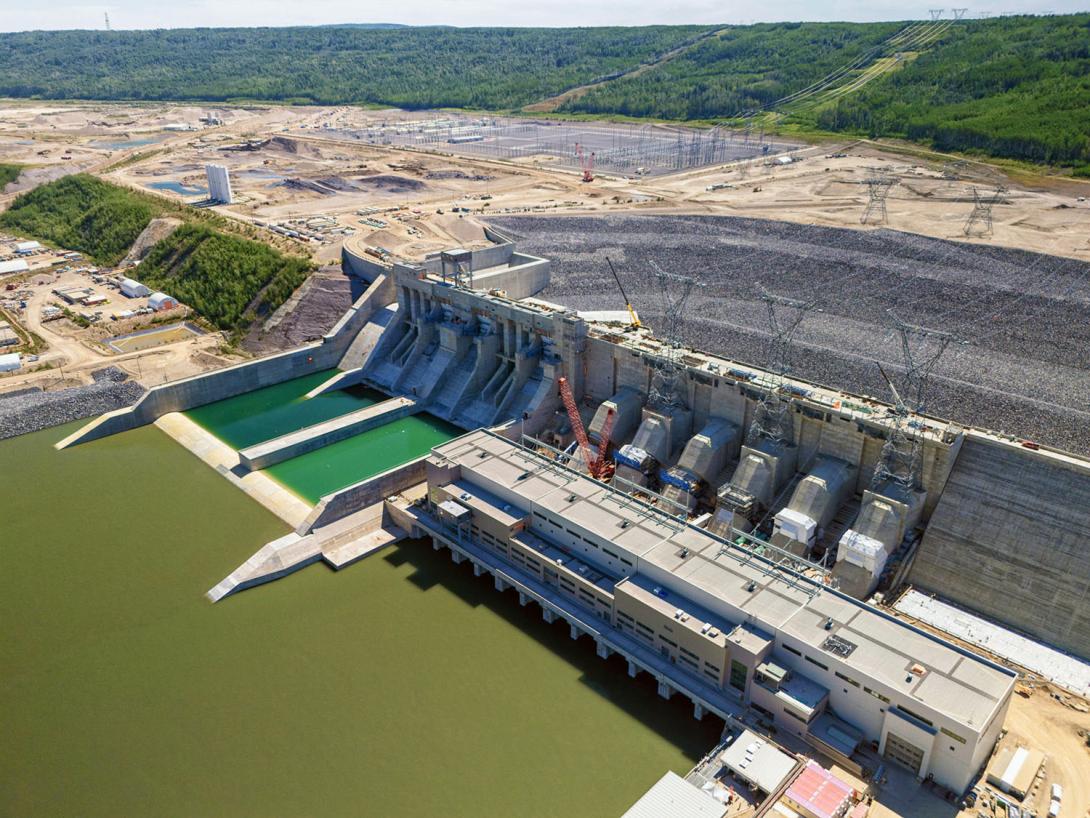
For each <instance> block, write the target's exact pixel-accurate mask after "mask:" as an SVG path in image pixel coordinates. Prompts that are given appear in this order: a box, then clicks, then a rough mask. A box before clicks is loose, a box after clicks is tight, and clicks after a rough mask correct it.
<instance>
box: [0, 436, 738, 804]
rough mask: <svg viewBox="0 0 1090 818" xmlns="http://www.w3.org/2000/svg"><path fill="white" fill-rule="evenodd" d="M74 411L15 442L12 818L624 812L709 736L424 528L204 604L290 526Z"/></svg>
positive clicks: (9, 675) (8, 629)
mask: <svg viewBox="0 0 1090 818" xmlns="http://www.w3.org/2000/svg"><path fill="white" fill-rule="evenodd" d="M79 425H80V424H78V423H77V424H71V425H69V426H67V427H59V428H56V429H51V430H47V431H45V432H39V433H37V434H32V435H27V436H24V437H19V438H14V439H12V440H7V441H2V442H0V474H3V475H4V476H5V477H6V478H8V479H9V480H10V481H11V483H9V489H8V490H7V492H6V494H5V501H4V509H3V515H2V517H0V621H3V623H4V627H3V628H2V629H0V668H2V672H0V736H2V737H3V739H2V740H0V815H12V816H20V817H21V818H37V816H69V815H79V816H87V818H97V816H118V815H125V816H157V817H158V816H164V817H166V818H169V817H170V816H221V815H222V816H232V817H233V818H248V817H249V816H261V818H279V817H280V816H284V817H285V818H288V817H289V816H290V817H291V818H296V817H297V816H322V817H323V818H325V817H326V816H331V817H332V818H339V816H363V817H364V818H369V816H376V818H379V817H380V818H409V817H410V816H424V815H442V816H445V818H461V817H462V816H465V817H466V818H470V817H472V818H482V817H485V818H487V816H502V817H503V818H508V816H519V818H536V816H565V817H568V816H572V817H574V818H581V816H617V815H620V814H621V813H622V812H623V811H624V810H625V809H626V808H627V807H628V806H629V805H630V804H631V803H632V802H633V801H634V800H635V799H636V798H638V797H639V795H640V794H641V793H642V792H643V791H644V790H645V789H646V788H647V787H649V786H650V785H651V784H652V783H654V781H655V780H657V779H658V778H659V776H660V775H661V774H662V773H663V772H664V771H665V770H667V769H673V770H676V771H679V772H684V771H685V770H687V769H688V768H689V767H690V766H691V765H692V763H693V762H694V761H695V759H696V758H698V757H699V756H700V755H701V754H702V753H703V752H705V751H706V750H707V749H708V748H710V747H711V746H713V744H714V743H715V741H716V739H717V738H718V731H719V730H720V729H721V727H722V724H721V722H718V721H717V720H715V719H712V718H710V717H706V718H705V719H704V720H703V721H702V722H696V721H694V720H693V719H692V707H691V705H689V704H688V703H687V702H686V700H685V699H684V698H683V697H681V696H675V697H674V699H673V700H672V701H669V702H666V701H663V700H661V699H659V698H658V696H657V695H656V693H655V685H654V681H653V680H652V679H651V678H650V677H649V676H647V675H646V674H641V676H640V677H639V678H638V679H636V680H632V679H629V678H628V676H627V675H626V673H625V665H624V662H623V661H622V660H621V659H620V658H619V657H613V658H612V659H611V660H609V661H606V662H603V661H601V660H600V659H598V658H597V657H596V655H595V650H594V643H593V642H592V641H591V640H590V639H587V638H583V639H580V640H578V641H574V642H573V641H571V640H570V639H569V638H568V629H567V626H566V625H563V624H561V623H557V624H554V625H546V624H545V623H544V622H542V620H541V614H540V611H539V610H538V609H537V607H536V606H533V605H531V606H527V607H526V608H522V607H520V606H519V604H518V600H517V597H516V596H515V595H514V593H510V592H509V593H506V594H498V593H496V592H495V591H494V590H493V588H492V582H491V579H490V578H489V577H487V576H485V577H474V576H473V572H472V570H471V568H470V567H469V565H468V563H464V564H462V565H460V566H455V565H453V564H452V563H451V561H450V559H449V556H446V555H445V554H446V552H443V553H437V552H434V551H433V550H432V549H431V547H430V546H429V545H428V544H426V543H421V542H409V543H404V544H403V545H401V546H399V547H396V548H394V549H390V550H388V551H386V552H384V553H383V554H381V555H377V556H374V557H371V558H369V559H367V560H364V561H363V562H361V563H359V564H357V565H355V566H353V567H352V568H350V569H347V570H345V571H341V572H336V573H334V572H333V571H330V570H328V569H327V568H325V567H324V566H322V565H314V566H311V567H309V568H306V569H304V570H303V571H300V572H298V573H297V574H293V575H292V576H290V577H288V578H286V579H283V580H280V581H278V582H275V583H272V584H269V585H265V586H262V587H260V588H257V589H254V590H250V591H245V592H243V593H241V594H238V595H237V596H233V597H230V598H228V599H226V600H224V601H223V602H220V603H218V604H216V605H212V604H211V603H209V602H208V601H207V600H206V599H205V598H204V597H203V593H204V591H206V590H207V589H208V588H210V587H211V586H212V585H214V584H215V583H216V582H218V581H219V580H220V579H222V578H223V576H224V575H226V574H227V573H229V572H230V571H231V570H233V569H234V568H235V567H236V566H237V565H238V564H239V563H240V562H242V561H243V560H244V559H246V558H247V557H248V556H249V555H250V554H251V553H253V551H254V550H256V549H257V548H258V547H259V546H261V545H262V544H263V543H264V542H266V541H268V540H269V539H272V538H274V537H277V536H280V535H281V534H283V533H285V530H286V528H285V526H284V525H283V524H282V523H281V522H280V521H279V520H277V519H276V518H275V517H273V516H272V515H271V514H269V513H268V512H266V511H265V510H264V509H263V508H262V507H261V506H259V505H258V504H257V503H254V502H253V501H251V500H250V499H249V498H248V497H247V496H246V495H245V494H244V493H242V492H240V491H238V489H236V488H235V487H234V486H232V485H231V484H230V483H229V482H228V481H226V480H224V479H223V478H222V477H220V476H219V475H218V474H216V473H215V472H214V471H213V470H211V469H209V468H208V467H207V466H205V465H204V464H203V463H202V462H201V461H200V460H198V459H197V458H195V457H193V456H192V455H191V454H190V453H189V452H187V451H186V450H185V449H183V448H182V447H181V446H178V445H177V444H176V443H174V442H173V441H172V440H171V439H169V438H168V437H167V436H166V435H164V434H163V433H161V432H160V431H159V430H158V429H156V428H155V427H153V426H148V427H144V428H141V429H137V430H134V431H131V432H126V433H124V434H121V435H116V436H113V437H109V438H105V439H102V440H98V441H94V442H92V443H88V444H84V445H81V446H77V447H74V448H72V449H68V450H65V451H63V452H57V451H55V450H54V449H53V448H52V444H53V443H54V442H55V441H57V440H59V439H61V438H63V437H64V436H65V435H67V434H69V433H70V432H71V431H73V430H74V429H75V428H77V427H78V426H79Z"/></svg>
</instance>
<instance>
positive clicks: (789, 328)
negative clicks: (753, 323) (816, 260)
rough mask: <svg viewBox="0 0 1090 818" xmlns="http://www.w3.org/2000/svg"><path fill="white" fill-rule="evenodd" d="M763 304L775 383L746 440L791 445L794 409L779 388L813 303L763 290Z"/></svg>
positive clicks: (759, 406)
mask: <svg viewBox="0 0 1090 818" xmlns="http://www.w3.org/2000/svg"><path fill="white" fill-rule="evenodd" d="M761 300H762V301H764V303H765V307H766V308H767V310H768V327H769V331H770V337H769V341H768V355H767V363H766V369H767V370H768V372H769V373H771V378H772V380H771V382H770V383H769V384H768V386H767V388H766V389H765V391H764V394H763V395H762V397H761V402H760V403H759V404H757V407H756V408H755V409H754V411H753V422H752V423H751V424H750V427H749V435H748V437H747V440H748V441H749V442H750V443H753V442H755V441H757V440H772V441H776V442H781V443H790V442H791V439H792V438H793V437H794V424H793V423H792V421H791V416H790V409H791V405H790V403H789V402H788V401H785V400H784V399H783V397H782V396H781V395H780V387H781V386H783V382H784V379H785V378H786V377H787V374H788V373H789V372H790V371H791V350H792V347H793V343H794V336H795V332H796V331H797V330H798V328H799V325H800V324H802V319H803V318H805V317H806V313H807V312H808V311H810V310H811V309H813V307H814V302H812V301H810V302H805V301H798V300H797V299H794V298H785V297H784V296H782V295H773V294H772V293H770V292H768V291H767V290H765V289H764V288H763V287H762V288H761Z"/></svg>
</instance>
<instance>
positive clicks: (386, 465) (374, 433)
mask: <svg viewBox="0 0 1090 818" xmlns="http://www.w3.org/2000/svg"><path fill="white" fill-rule="evenodd" d="M334 374H336V370H327V371H325V372H318V373H315V374H313V375H307V376H305V377H302V378H296V379H294V380H291V381H286V382H285V383H282V384H278V385H276V386H270V387H266V388H265V389H258V390H255V391H253V392H248V393H246V394H244V395H239V396H238V397H235V398H228V399H227V400H222V401H218V402H216V403H212V404H209V405H207V406H202V407H199V408H197V409H193V410H190V411H189V412H187V413H186V414H187V415H188V416H189V417H190V418H192V419H193V420H194V421H196V422H197V423H199V424H200V425H201V426H203V427H204V428H205V429H207V430H208V431H210V432H211V433H212V434H214V435H216V437H218V438H219V439H220V440H222V441H223V442H224V443H226V444H228V445H229V446H233V447H234V448H236V449H242V448H245V447H247V446H252V445H253V444H255V443H260V442H261V441H264V440H269V439H271V438H274V437H278V436H280V435H283V434H287V433H288V432H294V431H296V430H297V429H302V428H303V427H305V426H311V425H313V424H315V423H321V422H322V421H325V420H329V419H330V418H334V417H338V416H340V415H343V414H347V413H348V412H353V411H355V410H357V409H362V408H363V407H365V406H371V405H373V404H375V403H377V402H379V401H383V400H386V399H387V396H386V395H383V394H382V393H381V392H376V391H375V390H373V389H368V388H366V387H351V388H349V389H347V390H341V391H336V392H328V393H326V394H324V395H319V396H318V397H315V398H311V399H309V400H307V399H306V398H304V395H306V393H307V392H309V391H310V390H311V389H313V388H314V387H315V386H318V385H320V384H322V383H324V382H325V381H327V380H328V379H329V378H330V377H332V376H333V375H334ZM460 434H462V430H460V429H458V428H457V427H456V426H453V425H451V424H449V423H447V422H446V421H443V420H440V419H439V418H435V417H432V416H430V415H424V414H421V415H413V416H412V417H408V418H402V419H401V420H395V421H393V422H392V423H388V424H386V425H385V426H381V427H379V428H377V429H372V430H371V431H369V432H364V433H363V434H359V435H355V436H354V437H351V438H348V439H347V440H342V441H340V442H338V443H334V444H332V445H329V446H324V447H323V448H321V449H318V450H317V451H314V452H310V453H308V454H304V455H300V456H299V457H295V458H292V459H291V460H285V461H284V462H283V463H278V464H276V465H275V466H272V467H270V468H268V469H266V470H265V471H266V473H267V474H269V475H271V476H272V477H274V478H275V479H276V480H278V481H279V482H280V483H282V484H283V485H285V486H287V487H288V488H289V489H291V490H292V491H294V492H295V493H296V494H298V495H299V496H300V497H302V498H303V499H305V500H307V501H309V502H311V503H317V502H318V500H319V499H320V498H321V497H322V496H323V495H326V494H329V493H330V492H334V491H337V490H338V489H342V488H344V487H345V486H350V485H352V484H353V483H358V482H359V481H361V480H366V479H367V478H369V477H373V476H374V475H376V474H379V473H380V472H383V471H386V470H387V469H391V468H393V467H394V466H399V465H401V464H402V463H406V462H408V461H409V460H412V459H413V458H416V457H420V455H422V454H426V453H427V452H428V451H429V450H430V449H431V448H432V447H433V446H437V445H439V444H440V443H443V442H444V441H447V440H450V439H451V438H453V437H457V436H458V435H460Z"/></svg>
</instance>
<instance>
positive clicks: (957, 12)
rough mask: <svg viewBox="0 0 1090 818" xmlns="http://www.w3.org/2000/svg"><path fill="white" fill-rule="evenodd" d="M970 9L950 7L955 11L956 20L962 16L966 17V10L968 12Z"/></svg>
mask: <svg viewBox="0 0 1090 818" xmlns="http://www.w3.org/2000/svg"><path fill="white" fill-rule="evenodd" d="M968 10H969V9H950V11H952V12H953V13H954V19H955V20H960V19H961V18H962V17H964V16H965V12H967V11H968Z"/></svg>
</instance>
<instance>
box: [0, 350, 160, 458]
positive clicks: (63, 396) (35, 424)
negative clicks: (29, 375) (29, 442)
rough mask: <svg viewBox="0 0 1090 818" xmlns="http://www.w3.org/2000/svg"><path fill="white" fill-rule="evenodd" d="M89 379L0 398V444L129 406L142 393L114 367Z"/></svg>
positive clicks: (101, 371)
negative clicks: (82, 383) (77, 383)
mask: <svg viewBox="0 0 1090 818" xmlns="http://www.w3.org/2000/svg"><path fill="white" fill-rule="evenodd" d="M91 377H92V378H94V381H95V382H94V383H92V384H88V385H86V386H76V387H72V388H71V389H59V390H57V391H55V392H40V391H36V392H26V391H23V392H18V393H12V394H8V395H0V440H4V439H5V438H9V437H15V436H17V435H25V434H28V433H29V432H37V431H39V430H41V429H48V428H49V427H51V426H59V425H61V424H62V423H68V422H69V421H72V420H80V419H81V418H87V417H93V416H95V415H101V414H102V413H103V412H111V411H113V410H114V409H120V408H122V407H124V406H131V405H132V404H133V403H135V402H136V401H137V400H138V399H139V398H140V396H141V395H143V394H144V392H145V391H146V390H145V389H144V387H142V386H141V385H140V384H138V383H136V382H135V381H130V380H128V377H129V376H128V375H127V374H125V373H124V372H122V371H121V370H120V369H118V368H116V367H112V366H111V367H107V368H105V369H99V370H97V371H95V372H94V373H92V375H91Z"/></svg>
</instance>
